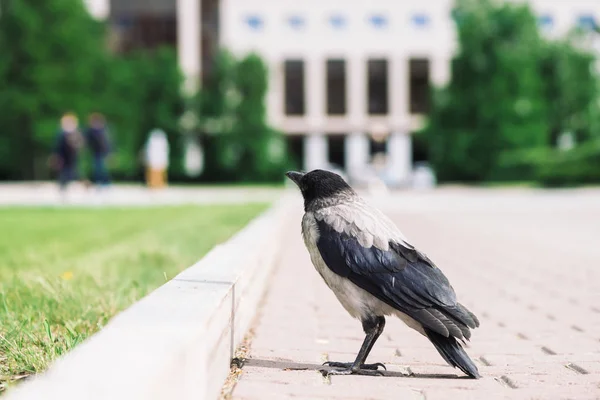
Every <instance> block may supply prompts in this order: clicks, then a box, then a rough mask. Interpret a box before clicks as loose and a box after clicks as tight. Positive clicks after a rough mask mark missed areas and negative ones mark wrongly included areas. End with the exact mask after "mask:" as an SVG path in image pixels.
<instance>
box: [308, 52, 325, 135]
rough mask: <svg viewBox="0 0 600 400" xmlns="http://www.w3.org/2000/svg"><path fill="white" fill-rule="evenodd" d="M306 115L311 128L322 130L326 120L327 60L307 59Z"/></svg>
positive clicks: (317, 130) (318, 58) (319, 58)
mask: <svg viewBox="0 0 600 400" xmlns="http://www.w3.org/2000/svg"><path fill="white" fill-rule="evenodd" d="M305 62H306V83H305V85H306V87H305V94H306V117H307V122H308V126H309V129H311V130H312V131H313V132H320V131H321V129H323V124H324V122H325V111H326V110H325V60H324V59H323V58H321V57H318V56H316V57H310V58H307V59H306V61H305Z"/></svg>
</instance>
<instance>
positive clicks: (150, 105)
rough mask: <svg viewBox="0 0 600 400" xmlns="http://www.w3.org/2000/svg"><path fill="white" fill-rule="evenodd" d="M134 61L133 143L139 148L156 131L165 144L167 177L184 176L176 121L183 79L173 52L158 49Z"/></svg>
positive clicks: (181, 150) (180, 139)
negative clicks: (135, 110) (136, 112)
mask: <svg viewBox="0 0 600 400" xmlns="http://www.w3.org/2000/svg"><path fill="white" fill-rule="evenodd" d="M136 58H137V59H135V63H136V64H135V65H136V68H135V71H136V74H139V78H138V80H137V82H138V84H139V85H140V87H141V90H140V92H141V97H140V99H139V103H138V107H139V111H140V112H141V114H140V117H141V118H140V126H139V132H140V136H139V139H138V140H137V142H136V143H135V145H136V147H137V149H139V148H141V147H142V146H143V144H144V143H145V142H146V139H147V138H148V134H149V133H150V131H151V130H152V129H156V128H160V129H162V130H164V131H165V133H166V134H167V139H168V141H169V149H170V154H169V160H170V161H169V176H170V178H171V179H178V178H181V177H182V176H184V170H183V153H184V147H183V145H184V141H183V138H182V136H181V134H180V129H179V118H180V117H181V115H182V114H183V111H184V105H185V104H184V98H183V97H182V94H181V87H182V84H183V75H182V73H181V71H180V70H179V65H178V60H177V54H176V52H175V51H174V50H173V49H170V48H160V49H158V50H156V51H154V52H143V53H139V54H137V56H136Z"/></svg>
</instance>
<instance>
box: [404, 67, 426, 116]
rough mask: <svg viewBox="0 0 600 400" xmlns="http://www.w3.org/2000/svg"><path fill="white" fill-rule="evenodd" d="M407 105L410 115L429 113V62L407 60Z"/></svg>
mask: <svg viewBox="0 0 600 400" xmlns="http://www.w3.org/2000/svg"><path fill="white" fill-rule="evenodd" d="M409 80H410V81H409V103H410V113H411V114H425V113H427V112H429V101H430V99H429V96H430V94H429V60H428V59H424V58H412V59H410V60H409Z"/></svg>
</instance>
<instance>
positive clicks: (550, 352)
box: [542, 346, 556, 356]
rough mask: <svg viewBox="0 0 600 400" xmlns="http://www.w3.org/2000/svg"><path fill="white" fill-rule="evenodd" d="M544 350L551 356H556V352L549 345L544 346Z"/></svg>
mask: <svg viewBox="0 0 600 400" xmlns="http://www.w3.org/2000/svg"><path fill="white" fill-rule="evenodd" d="M542 351H543V352H544V353H546V354H548V355H550V356H555V355H556V352H555V351H554V350H552V349H551V348H549V347H546V346H542Z"/></svg>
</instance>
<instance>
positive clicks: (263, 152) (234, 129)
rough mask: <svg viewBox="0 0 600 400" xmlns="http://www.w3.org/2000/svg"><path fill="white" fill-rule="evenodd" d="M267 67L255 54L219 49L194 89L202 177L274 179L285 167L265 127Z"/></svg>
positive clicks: (280, 141) (276, 138) (281, 147)
mask: <svg viewBox="0 0 600 400" xmlns="http://www.w3.org/2000/svg"><path fill="white" fill-rule="evenodd" d="M267 77H268V71H267V68H266V66H265V64H264V63H263V61H262V60H261V59H260V57H258V56H257V55H255V54H250V55H248V56H247V57H245V58H244V59H242V60H239V61H238V60H236V59H235V58H234V57H233V56H232V55H231V54H229V53H227V52H221V54H220V55H219V56H218V58H217V62H216V64H215V68H214V70H213V71H212V74H211V75H210V77H209V79H208V80H207V82H206V85H205V86H204V88H203V89H202V91H201V92H200V95H199V98H200V115H201V120H202V122H203V128H204V132H205V149H206V154H207V168H206V170H205V173H204V179H208V180H226V181H254V182H265V181H279V180H281V179H282V178H281V177H282V174H283V172H284V171H285V168H286V166H287V155H286V152H287V149H286V145H285V142H284V138H283V136H282V135H281V133H280V132H277V131H275V130H274V129H272V128H271V127H269V126H268V124H267V122H266V119H267V116H266V107H265V97H266V94H267V86H268V82H267Z"/></svg>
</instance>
